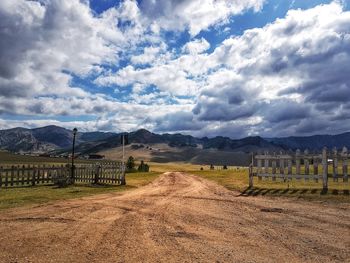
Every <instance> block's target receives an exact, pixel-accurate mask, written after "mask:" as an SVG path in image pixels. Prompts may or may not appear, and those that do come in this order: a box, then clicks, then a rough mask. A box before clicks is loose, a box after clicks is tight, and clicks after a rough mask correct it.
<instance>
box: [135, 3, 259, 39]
mask: <svg viewBox="0 0 350 263" xmlns="http://www.w3.org/2000/svg"><path fill="white" fill-rule="evenodd" d="M263 3H264V0H231V1H226V0H208V1H201V0H188V1H187V0H186V1H184V0H181V1H178V0H143V1H141V5H140V8H141V10H142V12H143V13H144V14H145V15H146V16H147V17H148V18H149V19H151V20H156V21H157V23H158V25H159V26H160V27H161V28H163V29H165V30H175V31H182V30H185V29H188V31H189V33H190V35H191V36H196V35H197V34H198V33H199V32H201V31H202V30H206V29H208V28H209V27H210V26H213V25H215V24H218V23H221V24H224V23H227V22H228V20H229V18H230V16H232V15H238V14H241V13H243V12H244V11H246V10H247V9H252V10H254V11H256V12H257V11H259V10H261V8H262V6H263Z"/></svg>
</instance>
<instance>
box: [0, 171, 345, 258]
mask: <svg viewBox="0 0 350 263" xmlns="http://www.w3.org/2000/svg"><path fill="white" fill-rule="evenodd" d="M349 233H350V205H349V204H344V203H343V204H333V203H324V202H323V203H322V202H307V201H301V200H300V201H299V200H295V199H285V198H267V197H243V196H239V194H238V193H237V192H232V191H228V190H226V189H225V188H223V187H221V186H219V185H217V184H215V183H214V182H210V181H207V180H205V179H202V178H200V177H197V176H192V175H188V174H184V173H179V172H174V173H165V174H163V175H161V176H160V177H159V178H158V179H156V180H155V181H154V182H153V183H151V184H149V185H147V186H144V187H142V188H139V189H136V190H133V191H129V192H124V193H112V194H104V195H97V196H92V197H85V198H81V199H73V200H68V201H67V200H66V201H58V202H54V203H50V204H44V205H38V206H35V207H32V208H30V209H28V208H24V207H23V208H16V209H10V210H5V211H3V212H1V213H0V262H45V263H46V262H350V235H349Z"/></svg>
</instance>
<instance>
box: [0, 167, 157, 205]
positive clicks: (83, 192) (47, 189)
mask: <svg viewBox="0 0 350 263" xmlns="http://www.w3.org/2000/svg"><path fill="white" fill-rule="evenodd" d="M159 174H160V173H158V172H150V173H131V174H127V175H126V182H127V185H125V186H120V185H118V186H113V185H74V186H69V187H66V188H57V187H56V186H34V187H16V188H6V189H5V188H4V189H0V210H1V209H6V208H13V207H19V206H24V205H33V204H41V203H45V202H50V201H56V200H63V199H72V198H79V197H83V196H90V195H96V194H104V193H113V192H121V191H125V190H130V189H135V188H137V187H140V186H143V185H146V184H148V183H150V182H151V181H153V180H154V179H155V178H157V177H158V175H159Z"/></svg>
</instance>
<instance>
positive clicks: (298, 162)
mask: <svg viewBox="0 0 350 263" xmlns="http://www.w3.org/2000/svg"><path fill="white" fill-rule="evenodd" d="M295 165H296V171H295V172H296V178H297V179H301V173H300V150H299V149H297V151H296V153H295Z"/></svg>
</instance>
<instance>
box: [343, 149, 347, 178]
mask: <svg viewBox="0 0 350 263" xmlns="http://www.w3.org/2000/svg"><path fill="white" fill-rule="evenodd" d="M342 157H343V158H342V159H343V182H347V181H348V149H347V148H346V147H345V146H344V147H343V151H342Z"/></svg>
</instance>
